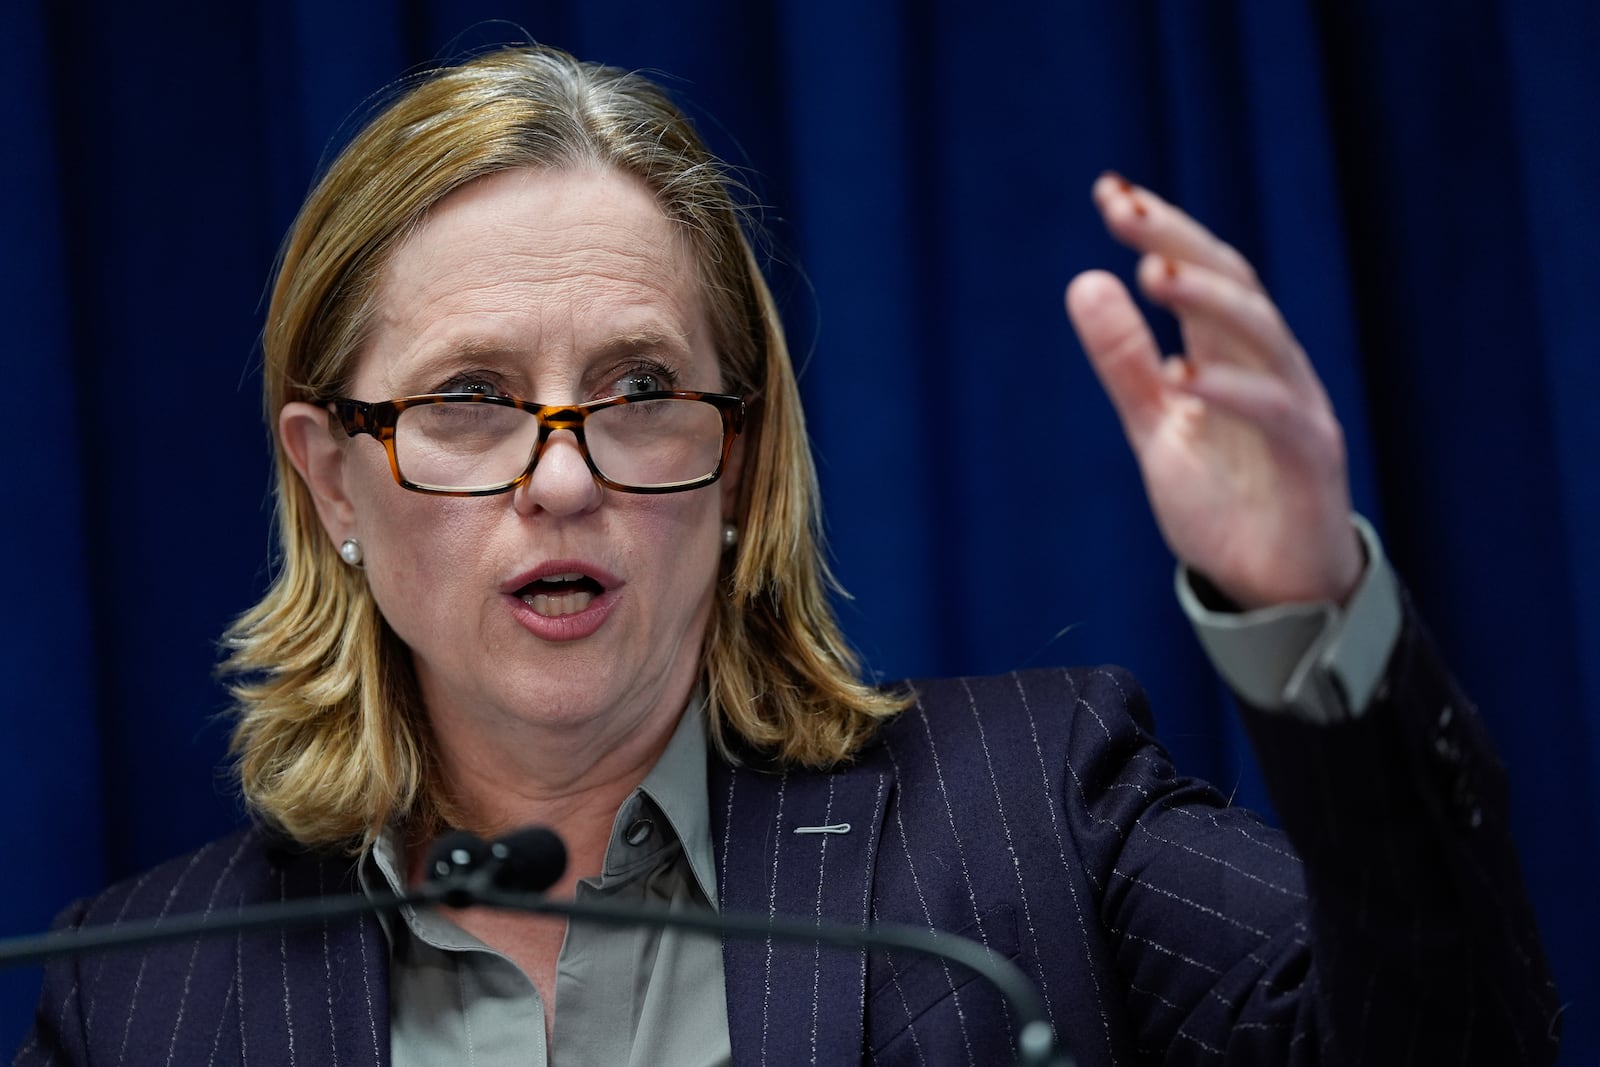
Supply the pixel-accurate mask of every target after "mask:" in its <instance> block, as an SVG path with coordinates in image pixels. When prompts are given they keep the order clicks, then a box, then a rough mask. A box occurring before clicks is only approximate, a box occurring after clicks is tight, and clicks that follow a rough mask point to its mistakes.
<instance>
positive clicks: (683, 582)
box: [628, 490, 722, 615]
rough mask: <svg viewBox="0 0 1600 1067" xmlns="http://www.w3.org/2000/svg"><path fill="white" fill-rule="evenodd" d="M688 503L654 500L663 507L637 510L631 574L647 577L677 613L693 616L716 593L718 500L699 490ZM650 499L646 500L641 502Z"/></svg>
mask: <svg viewBox="0 0 1600 1067" xmlns="http://www.w3.org/2000/svg"><path fill="white" fill-rule="evenodd" d="M685 496H686V497H688V499H680V500H674V499H673V498H672V497H670V496H664V497H658V498H656V501H652V502H651V503H656V502H657V501H659V502H660V504H661V505H665V506H655V507H649V506H647V507H645V508H641V509H640V510H639V512H638V513H637V514H636V515H635V516H634V517H633V521H632V522H630V523H629V526H630V527H631V529H632V534H631V535H630V536H629V537H628V540H629V542H630V551H629V569H630V571H631V572H632V573H633V574H634V575H635V576H641V577H642V576H644V575H649V576H651V577H652V579H653V581H652V582H651V584H652V585H654V586H655V587H656V588H658V589H661V590H663V591H664V593H665V594H666V595H667V596H668V597H669V598H670V607H671V609H672V610H674V611H675V612H677V613H679V614H683V615H688V614H692V613H693V612H694V611H695V610H696V609H697V608H698V607H699V606H701V605H702V604H703V603H705V602H708V601H709V599H710V597H711V596H712V594H713V592H714V591H715V587H716V581H717V571H718V569H719V566H720V563H721V555H722V518H721V507H720V500H719V499H718V497H717V495H716V494H715V493H713V492H709V491H706V490H698V491H696V492H694V493H691V494H685ZM645 499H648V498H645Z"/></svg>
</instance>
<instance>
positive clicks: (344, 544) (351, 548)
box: [339, 537, 361, 567]
mask: <svg viewBox="0 0 1600 1067" xmlns="http://www.w3.org/2000/svg"><path fill="white" fill-rule="evenodd" d="M339 558H340V559H342V560H344V561H345V562H346V563H348V564H350V566H352V567H359V566H361V542H360V541H357V540H356V539H355V538H354V537H346V538H345V539H344V540H343V541H341V542H340V543H339Z"/></svg>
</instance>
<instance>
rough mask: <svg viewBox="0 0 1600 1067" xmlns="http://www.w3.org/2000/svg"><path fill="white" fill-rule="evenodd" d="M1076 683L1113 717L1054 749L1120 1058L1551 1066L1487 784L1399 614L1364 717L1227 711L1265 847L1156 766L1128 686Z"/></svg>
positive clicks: (1475, 731)
mask: <svg viewBox="0 0 1600 1067" xmlns="http://www.w3.org/2000/svg"><path fill="white" fill-rule="evenodd" d="M1094 684H1095V685H1098V687H1099V689H1101V690H1102V692H1099V693H1096V692H1093V691H1089V692H1086V693H1085V694H1084V696H1085V697H1086V699H1087V700H1088V703H1089V705H1090V706H1091V707H1092V706H1093V705H1094V703H1095V702H1096V701H1113V700H1114V701H1118V702H1121V703H1122V704H1123V705H1124V706H1125V707H1126V708H1127V709H1128V710H1129V711H1130V712H1131V715H1129V716H1112V715H1105V716H1100V717H1098V718H1099V720H1101V721H1098V722H1096V723H1095V724H1094V729H1095V730H1097V731H1098V732H1099V733H1100V734H1103V735H1104V737H1105V740H1104V741H1103V742H1099V743H1096V744H1095V745H1093V746H1089V745H1087V744H1078V743H1075V744H1074V745H1073V746H1072V748H1073V750H1074V751H1075V752H1076V753H1078V756H1079V758H1080V760H1083V764H1082V765H1081V766H1078V767H1077V768H1075V769H1074V771H1075V773H1076V775H1077V777H1078V779H1079V781H1080V782H1085V783H1089V788H1085V789H1080V790H1078V791H1077V798H1078V800H1079V801H1080V802H1081V805H1082V807H1081V809H1080V810H1078V811H1077V812H1076V813H1074V811H1073V808H1074V807H1075V805H1074V804H1073V802H1072V801H1073V796H1072V794H1071V793H1070V792H1069V796H1068V809H1069V817H1073V816H1074V814H1075V815H1076V817H1075V819H1074V822H1075V823H1076V824H1077V826H1078V833H1079V836H1080V838H1082V839H1083V843H1084V844H1085V846H1086V847H1085V855H1086V856H1088V857H1090V858H1091V859H1090V862H1091V868H1093V875H1092V876H1093V877H1094V878H1095V880H1096V881H1098V882H1099V883H1100V885H1101V886H1102V893H1101V896H1100V907H1101V918H1102V921H1103V922H1104V924H1105V927H1106V929H1107V930H1108V931H1109V933H1110V935H1111V938H1112V946H1113V948H1112V951H1113V954H1114V959H1115V965H1116V968H1117V970H1118V971H1119V973H1120V975H1121V976H1122V978H1123V980H1124V981H1125V983H1126V996H1127V1001H1128V1008H1129V1018H1130V1020H1131V1021H1132V1023H1133V1025H1134V1026H1135V1028H1136V1031H1137V1033H1136V1039H1137V1042H1138V1045H1139V1047H1140V1048H1141V1049H1143V1050H1145V1051H1147V1052H1148V1051H1153V1050H1167V1052H1168V1053H1169V1054H1170V1053H1172V1052H1173V1051H1179V1052H1182V1050H1187V1051H1188V1052H1189V1053H1192V1055H1189V1056H1187V1057H1184V1056H1181V1055H1180V1056H1179V1058H1180V1059H1193V1060H1195V1061H1197V1062H1230V1063H1285V1064H1313V1063H1362V1064H1365V1063H1410V1062H1417V1063H1435V1062H1443V1063H1483V1064H1497V1065H1499V1064H1541V1063H1549V1062H1553V1060H1554V1058H1555V1055H1556V1050H1557V1035H1558V1031H1559V1027H1558V1022H1557V1020H1558V1016H1559V1010H1558V1005H1557V999H1556V994H1555V989H1554V985H1553V982H1552V981H1551V979H1550V976H1549V968H1548V965H1547V963H1546V961H1545V958H1544V955H1543V950H1542V948H1541V947H1540V944H1539V938H1538V933H1537V930H1536V927H1535V924H1534V921H1533V918H1532V912H1531V909H1530V907H1529V905H1528V902H1527V899H1526V896H1525V894H1524V891H1523V888H1522V881H1521V874H1520V870H1519V865H1518V862H1517V857H1516V854H1515V849H1514V847H1513V844H1512V841H1511V834H1510V827H1509V824H1508V820H1507V803H1506V785H1505V776H1504V773H1503V770H1502V768H1501V767H1500V764H1499V762H1498V760H1497V758H1496V757H1495V755H1494V752H1493V749H1492V747H1491V746H1490V744H1489V741H1488V738H1487V735H1486V733H1485V731H1484V729H1483V725H1482V723H1481V721H1480V719H1479V717H1478V715H1477V712H1476V710H1475V709H1474V708H1473V706H1472V705H1471V703H1470V702H1469V701H1467V699H1466V698H1465V697H1464V695H1463V694H1462V693H1461V692H1460V690H1459V689H1458V688H1457V686H1456V684H1455V683H1454V681H1453V680H1452V679H1451V678H1450V677H1449V675H1448V673H1447V672H1446V671H1445V669H1444V667H1443V665H1442V663H1441V662H1440V660H1439V657H1438V655H1437V653H1436V651H1435V650H1434V648H1433V645H1432V643H1431V642H1430V640H1429V638H1428V636H1427V635H1426V633H1425V632H1424V630H1423V628H1422V626H1421V625H1420V623H1419V622H1418V620H1417V619H1416V617H1415V614H1414V613H1413V611H1412V610H1411V608H1410V606H1409V604H1407V605H1406V607H1405V618H1404V621H1403V624H1402V631H1401V635H1400V638H1399V641H1398V642H1397V644H1396V647H1395V651H1394V653H1393V655H1392V657H1391V659H1390V662H1389V664H1388V666H1387V669H1386V671H1385V674H1384V679H1383V681H1382V683H1381V684H1380V686H1379V689H1378V691H1377V694H1376V697H1375V700H1374V702H1373V704H1372V706H1371V707H1370V708H1369V710H1368V712H1367V714H1365V715H1364V716H1362V717H1360V718H1359V719H1356V720H1353V721H1349V722H1343V723H1337V724H1332V725H1321V724H1312V723H1307V722H1304V721H1302V720H1299V719H1296V718H1294V717H1292V716H1285V715H1281V714H1271V713H1265V712H1261V711H1257V710H1253V709H1250V708H1248V707H1246V708H1245V711H1244V714H1245V723H1246V728H1247V730H1248V731H1249V733H1250V736H1251V739H1252V743H1253V744H1254V746H1255V749H1256V753H1257V756H1258V758H1259V760H1260V762H1261V764H1262V770H1263V775H1264V777H1265V779H1266V782H1267V785H1268V788H1269V791H1270V793H1271V795H1272V798H1273V801H1274V804H1275V806H1276V808H1277V811H1278V814H1279V816H1280V819H1281V820H1282V823H1283V826H1284V831H1285V832H1286V834H1287V840H1285V838H1284V836H1283V835H1280V834H1279V833H1277V832H1276V831H1274V830H1272V829H1270V828H1269V827H1267V826H1266V825H1265V824H1263V823H1261V822H1260V821H1259V820H1258V819H1256V818H1255V817H1254V816H1252V815H1251V814H1250V813H1248V812H1245V811H1242V810H1241V809H1236V808H1231V807H1228V806H1226V804H1225V802H1223V801H1222V799H1221V798H1220V797H1218V796H1216V795H1215V793H1214V791H1212V790H1211V789H1210V787H1209V786H1205V785H1204V784H1203V783H1199V782H1196V781H1194V780H1193V779H1186V778H1183V777H1181V776H1178V775H1176V774H1175V773H1174V772H1173V770H1172V768H1171V766H1170V764H1169V763H1168V761H1167V758H1166V755H1165V753H1164V752H1163V751H1162V750H1161V749H1160V747H1159V746H1158V745H1156V744H1155V742H1154V740H1153V738H1152V737H1150V735H1149V732H1148V731H1149V721H1150V720H1149V714H1148V710H1147V709H1146V708H1145V706H1144V698H1143V696H1142V694H1140V693H1139V692H1138V690H1137V688H1136V687H1135V686H1134V685H1133V683H1132V680H1131V679H1128V678H1126V676H1121V677H1118V676H1116V675H1115V674H1106V675H1105V680H1103V681H1100V682H1097V683H1094ZM1111 689H1114V690H1115V692H1114V693H1113V692H1110V691H1107V690H1111ZM1076 718H1077V719H1078V720H1082V719H1083V718H1084V717H1083V716H1078V717H1076ZM1073 729H1074V731H1078V730H1082V729H1087V727H1086V726H1085V725H1084V724H1083V723H1082V722H1081V721H1080V722H1075V725H1074V727H1073ZM1121 731H1127V735H1126V736H1120V735H1119V734H1120V732H1121ZM1086 753H1088V754H1089V755H1087V756H1085V754H1086Z"/></svg>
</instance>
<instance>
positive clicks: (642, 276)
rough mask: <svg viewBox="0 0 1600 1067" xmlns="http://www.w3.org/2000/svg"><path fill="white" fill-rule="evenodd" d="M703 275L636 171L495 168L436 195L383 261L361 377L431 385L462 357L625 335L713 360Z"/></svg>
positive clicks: (580, 353) (584, 345) (587, 343)
mask: <svg viewBox="0 0 1600 1067" xmlns="http://www.w3.org/2000/svg"><path fill="white" fill-rule="evenodd" d="M698 279H699V272H698V271H697V270H696V269H695V262H694V256H693V253H692V251H691V249H690V246H689V242H688V241H687V239H686V238H685V236H684V235H683V233H682V232H681V230H680V228H679V227H678V226H676V225H674V224H673V223H672V222H671V221H670V220H668V219H667V217H666V216H665V214H664V213H663V212H662V210H661V208H660V206H659V205H658V203H657V202H656V199H655V197H654V195H653V194H652V193H651V191H650V190H649V189H648V188H647V187H646V186H645V185H644V184H643V183H642V182H640V181H639V180H637V179H635V178H633V177H631V176H629V175H625V174H622V173H619V172H617V171H615V170H609V169H594V168H570V169H560V170H550V169H531V168H530V169H521V170H514V171H505V172H501V173H497V174H493V175H490V176H488V177H485V178H480V179H477V180H475V181H473V182H470V183H469V184H467V185H465V186H463V187H462V188H460V189H458V190H456V191H455V192H453V193H451V194H450V195H449V196H447V197H445V198H444V199H443V200H441V201H440V202H439V203H438V204H436V205H435V206H434V208H433V209H432V210H431V211H430V212H429V213H428V215H427V216H426V218H425V219H424V220H423V221H422V223H421V224H420V225H419V226H418V227H417V228H416V229H415V230H414V231H413V232H412V233H411V234H410V235H409V236H408V237H407V238H406V240H405V241H404V242H403V243H402V244H401V245H400V247H399V248H398V249H397V250H396V251H395V253H394V254H393V256H392V257H391V258H390V260H389V263H388V264H387V267H386V269H385V271H384V275H383V278H382V280H381V283H380V286H379V290H378V302H377V306H376V308H375V314H374V318H373V322H372V329H371V330H370V332H369V342H368V344H366V345H364V346H363V354H362V356H361V360H360V364H359V365H358V368H357V377H358V379H364V380H368V381H371V380H372V379H373V378H374V377H377V378H379V379H381V380H386V381H389V382H392V383H393V384H394V385H396V386H401V385H403V386H405V387H406V388H409V389H421V390H423V391H426V390H427V389H428V388H431V387H432V386H429V385H426V384H424V383H425V380H426V378H427V375H428V374H430V373H434V372H435V371H436V370H444V369H449V367H448V365H450V364H452V363H456V362H459V361H460V360H461V359H463V358H467V357H471V356H475V355H487V354H496V353H498V354H500V355H502V356H505V357H507V358H513V357H518V356H520V357H524V359H525V361H527V360H537V361H542V362H552V361H553V362H555V363H557V364H560V363H561V362H562V361H565V362H567V363H570V362H572V361H573V360H581V359H583V358H585V356H586V355H587V354H589V353H592V352H595V351H599V350H603V349H614V348H616V347H617V346H618V344H619V343H623V342H627V341H628V340H629V339H639V340H643V341H649V342H651V343H652V344H659V345H661V346H663V347H665V348H667V349H670V350H675V351H677V352H678V353H679V354H680V355H681V356H682V357H690V356H694V355H696V354H699V355H704V356H706V357H707V358H714V357H711V355H710V344H709V331H708V330H707V326H706V320H705V313H704V308H703V302H702V298H701V292H700V284H699V280H698ZM436 365H437V366H436Z"/></svg>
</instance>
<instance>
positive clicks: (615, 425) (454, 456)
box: [328, 391, 744, 496]
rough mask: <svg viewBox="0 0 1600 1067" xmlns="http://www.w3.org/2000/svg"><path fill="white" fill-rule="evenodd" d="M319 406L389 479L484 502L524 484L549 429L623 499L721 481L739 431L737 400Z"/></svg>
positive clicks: (451, 398)
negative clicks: (382, 457)
mask: <svg viewBox="0 0 1600 1067" xmlns="http://www.w3.org/2000/svg"><path fill="white" fill-rule="evenodd" d="M328 410H329V412H330V413H331V414H332V415H333V417H334V418H335V419H337V420H338V421H339V423H340V425H342V426H343V427H344V430H345V433H347V434H349V435H350V436H351V437H354V436H356V435H357V434H370V435H372V436H373V437H376V438H377V439H378V440H379V441H381V442H383V447H384V449H385V450H386V451H387V452H388V453H389V469H390V470H391V471H393V472H394V480H395V481H396V482H398V483H400V485H401V486H403V487H404V488H406V489H410V490H412V491H414V492H418V493H432V494H434V495H436V496H489V495H491V494H493V493H504V492H508V491H510V490H512V489H515V488H516V487H517V486H519V485H521V484H522V483H524V482H526V481H527V480H528V478H529V477H530V476H531V475H532V474H533V468H534V466H535V465H537V464H538V462H539V456H540V455H541V454H542V453H543V452H544V446H545V442H547V441H549V440H550V435H551V434H552V433H554V432H555V431H557V430H570V431H571V432H572V436H573V438H574V439H575V440H576V441H577V444H578V450H579V451H580V452H582V453H583V458H584V461H585V462H586V463H588V465H589V470H591V471H592V472H594V476H595V478H597V479H599V481H600V484H601V485H604V486H606V487H607V488H610V489H616V490H618V491H620V492H624V493H680V492H683V491H684V490H687V489H698V488H699V487H700V486H702V485H710V484H711V483H712V482H714V481H716V480H717V479H718V478H719V477H721V475H722V468H723V464H725V463H726V462H727V459H728V452H729V450H731V449H732V448H733V439H734V438H735V437H737V436H738V435H739V431H740V430H741V429H742V428H743V427H744V401H743V400H741V399H739V398H738V397H736V396H725V395H723V394H721V393H695V392H678V391H671V392H668V391H657V392H647V393H630V394H628V395H626V396H613V397H607V398H605V399H604V400H593V401H590V402H589V403H587V404H572V405H564V406H563V405H558V406H554V407H546V406H542V405H539V404H535V403H532V402H530V401H527V400H519V399H517V398H516V397H512V396H491V395H488V394H484V393H429V394H427V395H424V396H406V397H401V398H399V399H397V400H384V401H374V402H371V403H368V402H366V401H361V400H348V399H345V398H339V399H335V400H332V401H330V402H329V403H328Z"/></svg>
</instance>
